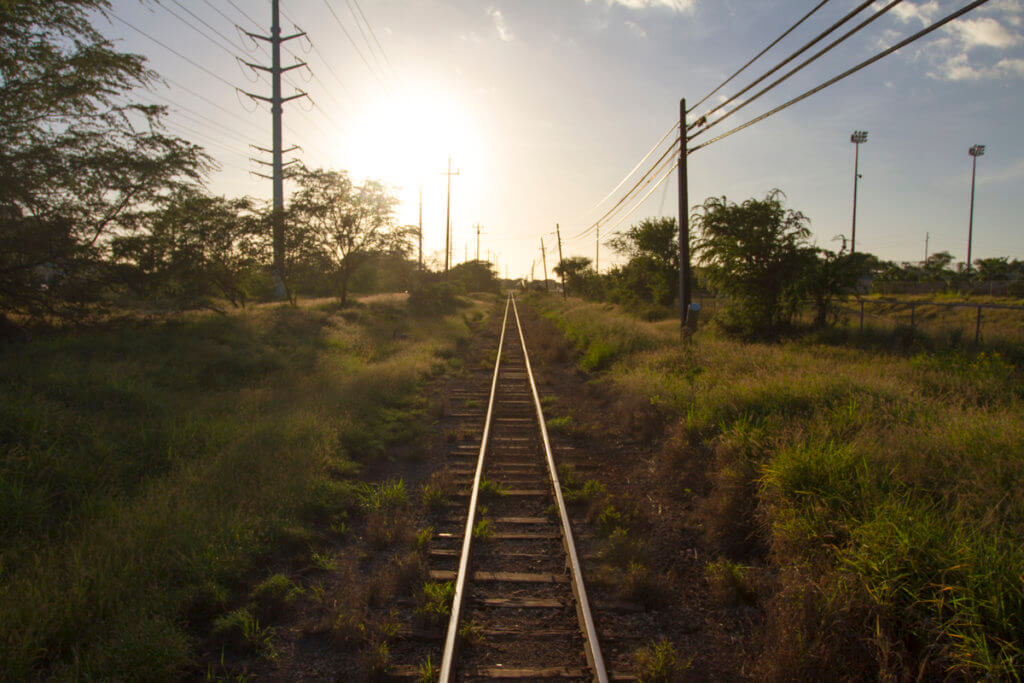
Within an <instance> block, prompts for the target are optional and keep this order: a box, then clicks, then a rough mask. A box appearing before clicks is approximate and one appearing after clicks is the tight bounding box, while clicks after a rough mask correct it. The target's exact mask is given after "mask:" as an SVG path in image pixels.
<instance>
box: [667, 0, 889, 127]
mask: <svg viewBox="0 0 1024 683" xmlns="http://www.w3.org/2000/svg"><path fill="white" fill-rule="evenodd" d="M874 1H875V0H864V1H863V2H862V3H861V4H859V5H857V6H856V7H854V8H853V9H852V10H850V11H849V12H848V13H847V14H846V15H845V16H843V17H842V18H841V19H840V20H839V21H837V22H835V23H834V24H832V25H831V26H829V27H828V28H827V29H825V30H824V31H822V32H821V33H819V34H818V35H817V36H815V37H814V38H812V39H811V40H809V41H808V42H806V43H804V45H803V46H802V47H801V48H800V49H799V50H797V51H796V52H794V53H793V54H791V55H790V56H789V57H787V58H786V59H784V60H782V61H781V62H779V63H778V64H776V65H775V66H773V67H772V68H771V69H770V70H768V71H767V72H766V73H764V74H763V75H762V76H761V77H760V78H758V79H757V80H755V81H754V82H753V83H750V84H749V85H747V87H745V88H743V90H740V91H739V92H738V93H736V94H735V95H733V96H732V97H730V98H728V99H727V100H725V101H724V102H722V103H720V104H719V105H718V106H717V107H715V108H714V109H712V110H711V111H709V112H707V113H705V114H704V116H703V117H702V118H701V119H698V121H697V122H696V123H693V124H690V126H688V127H687V130H690V129H692V128H694V127H695V126H697V125H698V123H699V122H700V121H701V120H706V119H707V117H709V116H711V115H712V114H714V113H715V112H717V111H719V110H720V109H722V108H724V107H727V106H729V104H730V103H731V102H733V101H734V100H735V99H736V98H738V97H741V96H743V94H744V93H746V92H747V91H748V90H750V89H751V88H753V87H754V86H756V85H757V84H758V83H760V82H761V81H763V80H764V79H766V78H768V77H769V76H771V75H772V74H773V73H775V72H776V71H778V70H779V69H781V68H782V67H784V66H786V65H787V64H789V63H790V62H792V61H793V60H794V59H796V58H797V57H799V56H800V55H802V54H803V53H804V52H806V51H807V50H809V49H811V48H812V47H814V46H815V45H817V44H818V43H820V42H821V41H822V40H824V39H825V38H826V37H827V36H828V35H829V34H830V33H832V32H833V31H835V30H836V29H838V28H839V27H840V26H842V25H843V24H845V23H846V22H848V21H849V20H850V19H852V18H853V17H854V16H856V15H857V14H858V13H860V11H861V10H862V9H864V8H865V7H867V6H868V5H870V4H871V3H872V2H874Z"/></svg>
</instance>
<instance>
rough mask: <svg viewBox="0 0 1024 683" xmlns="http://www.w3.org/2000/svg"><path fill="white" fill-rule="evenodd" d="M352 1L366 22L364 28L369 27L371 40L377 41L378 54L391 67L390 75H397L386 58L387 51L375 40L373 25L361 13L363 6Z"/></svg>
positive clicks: (356, 1)
mask: <svg viewBox="0 0 1024 683" xmlns="http://www.w3.org/2000/svg"><path fill="white" fill-rule="evenodd" d="M352 2H354V3H355V5H356V9H358V10H359V16H361V17H362V18H363V23H365V24H366V28H368V29H370V35H371V36H373V42H375V43H377V49H379V50H380V54H381V56H382V57H383V58H384V61H385V62H386V63H387V65H388V68H389V69H391V73H392V75H394V76H397V74H396V73H395V67H394V66H392V65H391V60H390V59H388V53H387V52H385V51H384V46H383V45H381V44H380V41H379V40H377V34H376V32H374V30H373V26H371V25H370V22H369V21H367V19H366V15H365V14H363V8H362V6H360V4H359V0H352Z"/></svg>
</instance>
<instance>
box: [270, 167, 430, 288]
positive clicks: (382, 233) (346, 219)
mask: <svg viewBox="0 0 1024 683" xmlns="http://www.w3.org/2000/svg"><path fill="white" fill-rule="evenodd" d="M295 181H296V182H297V183H298V185H299V189H298V190H297V191H296V192H295V193H294V194H293V195H292V203H291V210H290V214H291V215H290V224H291V225H290V226H289V230H295V231H296V234H298V235H301V236H302V238H301V239H298V240H296V247H298V254H297V258H299V259H302V260H304V261H306V262H311V261H316V260H320V261H321V262H322V263H323V264H324V266H325V268H326V270H325V272H326V273H327V276H328V278H329V280H330V282H331V286H332V288H333V290H334V292H333V293H334V294H335V295H336V296H337V297H338V298H339V299H340V301H341V303H342V304H343V305H344V304H345V303H346V302H347V299H348V289H349V281H350V279H351V277H352V274H353V273H355V272H356V271H357V270H358V269H359V268H360V267H362V266H363V265H364V264H365V263H367V262H368V261H369V260H370V259H372V258H374V257H375V256H379V255H381V254H403V255H404V254H408V252H409V250H410V249H411V246H412V245H411V241H410V233H409V231H408V230H407V229H400V228H397V227H396V226H395V225H394V209H395V205H396V204H397V203H398V200H397V199H396V198H395V197H394V195H392V194H391V193H390V192H389V191H388V189H387V188H386V187H385V186H384V185H383V184H382V183H379V182H377V181H372V180H368V181H366V182H365V183H364V184H363V185H361V186H356V185H353V183H352V181H351V180H350V179H349V177H348V174H347V173H346V172H345V171H328V170H324V169H313V170H310V169H301V170H300V171H299V172H298V173H297V174H296V176H295Z"/></svg>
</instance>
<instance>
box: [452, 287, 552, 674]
mask: <svg viewBox="0 0 1024 683" xmlns="http://www.w3.org/2000/svg"><path fill="white" fill-rule="evenodd" d="M511 301H512V295H511V294H509V297H508V299H506V300H505V317H504V318H503V319H502V322H501V337H500V339H499V340H498V354H497V356H496V357H495V359H494V376H493V377H492V378H491V396H490V398H489V399H488V400H487V417H486V418H485V419H484V432H483V436H482V437H481V439H480V454H479V455H478V456H477V461H476V473H475V474H474V475H473V491H472V493H471V494H470V496H469V511H468V512H467V513H466V533H465V536H464V538H463V540H462V554H461V555H460V556H459V573H458V574H457V576H456V578H455V593H454V595H453V596H452V609H451V616H450V617H449V619H448V632H447V634H446V635H445V639H444V653H443V654H442V656H441V672H440V676H439V680H440V682H441V683H448V681H451V680H452V671H453V667H454V663H455V645H456V642H457V640H458V633H459V618H460V615H461V614H462V602H463V600H464V598H465V596H466V577H467V576H468V575H469V546H470V543H471V542H472V540H473V525H474V524H475V523H476V504H477V498H478V497H479V495H480V479H481V477H482V476H483V471H484V453H486V451H487V439H488V437H489V436H490V433H491V417H492V415H493V414H494V397H495V395H496V394H497V393H498V370H499V369H500V368H501V352H502V351H503V350H504V347H505V330H506V328H507V327H508V309H509V302H511ZM545 438H546V437H545Z"/></svg>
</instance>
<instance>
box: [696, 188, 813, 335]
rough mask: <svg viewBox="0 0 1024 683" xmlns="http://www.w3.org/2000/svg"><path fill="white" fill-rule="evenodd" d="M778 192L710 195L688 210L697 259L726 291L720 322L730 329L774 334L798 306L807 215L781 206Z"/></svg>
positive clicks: (809, 261) (808, 252)
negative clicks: (737, 197)
mask: <svg viewBox="0 0 1024 683" xmlns="http://www.w3.org/2000/svg"><path fill="white" fill-rule="evenodd" d="M783 197H785V195H784V194H783V193H782V191H781V190H777V189H776V190H772V191H771V192H769V193H768V194H767V195H766V196H765V198H764V199H747V200H746V201H744V202H743V203H742V204H735V203H733V202H730V201H729V200H728V199H726V198H725V197H710V198H708V199H707V200H705V201H704V204H702V205H701V206H699V207H698V208H697V210H696V211H695V212H694V214H693V217H692V221H693V225H694V226H695V227H696V229H697V230H698V231H699V232H700V236H699V238H698V239H697V240H696V242H695V244H694V247H695V251H696V253H697V255H698V260H699V262H700V264H701V265H702V266H703V267H704V273H705V277H706V278H707V281H708V283H709V284H710V285H711V286H712V287H714V288H715V289H717V290H718V292H719V293H721V294H724V295H725V296H727V297H728V299H729V303H728V306H727V307H726V309H725V311H724V322H725V325H726V327H727V328H729V329H731V330H732V331H734V332H737V333H740V334H744V335H770V334H774V333H775V332H777V331H779V329H780V328H781V327H783V326H785V325H787V324H790V323H791V322H792V319H793V315H794V314H795V312H796V311H797V309H798V307H799V299H800V293H801V287H802V279H803V278H804V275H805V273H806V271H807V268H808V267H809V266H811V265H813V264H814V260H815V249H814V248H813V247H812V246H811V245H810V243H809V242H808V239H809V237H810V234H811V232H810V229H809V228H808V227H807V223H808V221H807V217H806V216H804V214H802V213H800V212H799V211H794V210H793V209H786V208H784V207H783V205H782V198H783Z"/></svg>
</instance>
